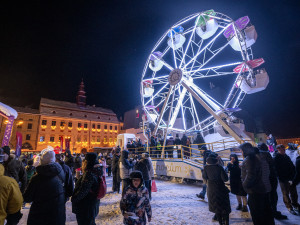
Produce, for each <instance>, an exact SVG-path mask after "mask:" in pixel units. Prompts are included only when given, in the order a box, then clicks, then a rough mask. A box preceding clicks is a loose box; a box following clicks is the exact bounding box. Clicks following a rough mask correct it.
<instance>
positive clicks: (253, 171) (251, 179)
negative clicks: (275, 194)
mask: <svg viewBox="0 0 300 225" xmlns="http://www.w3.org/2000/svg"><path fill="white" fill-rule="evenodd" d="M239 148H240V149H241V150H242V151H243V155H244V158H245V159H244V161H243V163H242V167H241V177H242V184H243V188H244V190H245V191H246V192H247V194H248V205H249V208H250V214H251V217H252V221H253V223H254V225H256V224H259V225H260V224H270V225H272V224H275V222H274V217H273V213H272V209H271V204H270V199H269V192H270V191H271V189H270V190H268V187H267V186H268V185H266V184H267V183H268V182H269V185H270V180H269V176H270V170H269V167H268V164H267V162H261V160H260V158H259V156H258V155H256V154H255V151H254V148H253V146H252V145H251V144H250V143H243V144H241V145H240V147H239ZM265 164H266V166H265ZM262 167H263V168H264V171H263V169H262Z"/></svg>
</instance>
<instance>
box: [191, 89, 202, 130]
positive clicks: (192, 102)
mask: <svg viewBox="0 0 300 225" xmlns="http://www.w3.org/2000/svg"><path fill="white" fill-rule="evenodd" d="M189 96H190V101H191V106H192V112H193V113H194V114H195V117H196V119H197V124H199V123H200V120H199V117H198V113H197V110H196V107H195V103H194V100H193V96H192V94H191V93H189ZM193 117H194V115H193ZM194 120H195V119H194ZM195 124H196V122H194V126H195ZM195 128H197V127H196V126H195ZM200 128H201V126H200Z"/></svg>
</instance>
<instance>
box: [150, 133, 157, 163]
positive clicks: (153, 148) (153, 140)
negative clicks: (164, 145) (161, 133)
mask: <svg viewBox="0 0 300 225" xmlns="http://www.w3.org/2000/svg"><path fill="white" fill-rule="evenodd" d="M150 155H151V157H153V158H156V157H157V156H156V138H155V136H154V135H152V136H151V139H150Z"/></svg>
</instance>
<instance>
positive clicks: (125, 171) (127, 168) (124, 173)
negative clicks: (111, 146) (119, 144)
mask: <svg viewBox="0 0 300 225" xmlns="http://www.w3.org/2000/svg"><path fill="white" fill-rule="evenodd" d="M128 154H129V153H128V151H126V150H123V151H122V152H121V158H120V160H119V167H120V177H121V179H122V180H123V179H127V178H129V175H130V173H131V171H132V168H133V166H134V165H133V163H132V162H129V160H128Z"/></svg>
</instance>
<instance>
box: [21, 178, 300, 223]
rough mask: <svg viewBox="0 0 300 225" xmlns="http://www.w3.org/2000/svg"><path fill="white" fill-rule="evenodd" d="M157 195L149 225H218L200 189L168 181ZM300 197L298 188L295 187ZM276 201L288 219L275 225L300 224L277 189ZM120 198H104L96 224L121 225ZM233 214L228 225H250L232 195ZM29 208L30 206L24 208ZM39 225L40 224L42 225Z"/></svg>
mask: <svg viewBox="0 0 300 225" xmlns="http://www.w3.org/2000/svg"><path fill="white" fill-rule="evenodd" d="M107 183H108V186H109V188H108V192H111V185H112V178H111V177H108V178H107ZM156 184H157V188H158V192H156V193H153V197H152V201H151V206H152V215H153V218H152V221H151V223H150V224H151V225H169V224H178V225H179V224H181V225H183V224H195V225H196V224H197V225H199V224H203V225H205V224H218V222H212V217H213V213H211V212H209V211H208V203H207V199H205V201H202V200H200V199H198V198H197V197H196V194H197V193H199V192H200V190H201V187H200V186H199V185H188V184H180V183H176V182H171V181H162V180H157V181H156ZM298 193H299V194H300V187H299V186H298ZM278 194H279V201H278V209H279V210H280V211H281V212H282V213H283V214H284V215H287V216H288V218H289V219H288V220H285V221H282V222H280V221H276V220H275V222H276V224H282V225H283V224H285V225H286V224H289V225H291V224H293V225H294V224H300V216H293V215H291V214H290V213H289V212H288V211H287V209H286V208H285V206H284V204H283V201H282V195H281V191H280V189H278ZM120 198H121V194H112V193H109V194H107V195H106V196H105V197H104V198H103V199H102V200H101V204H100V213H99V215H98V216H97V220H96V224H103V225H105V224H110V225H117V224H123V223H122V221H123V217H122V215H121V212H120V209H119V202H120ZM230 200H231V208H232V213H231V214H230V224H235V225H238V224H247V225H248V224H249V225H250V224H252V221H251V217H250V215H249V213H242V212H241V211H236V210H235V208H236V207H237V201H236V199H235V196H234V195H230ZM27 206H28V207H29V206H30V205H29V204H27ZM28 212H29V209H23V210H22V213H23V214H24V215H23V218H22V220H21V222H20V224H21V225H25V224H26V221H27V215H28ZM66 224H68V225H75V224H77V223H76V217H75V215H74V214H72V210H71V203H70V202H67V223H66ZM41 225H42V224H41Z"/></svg>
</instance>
